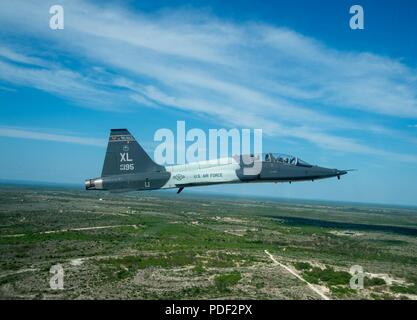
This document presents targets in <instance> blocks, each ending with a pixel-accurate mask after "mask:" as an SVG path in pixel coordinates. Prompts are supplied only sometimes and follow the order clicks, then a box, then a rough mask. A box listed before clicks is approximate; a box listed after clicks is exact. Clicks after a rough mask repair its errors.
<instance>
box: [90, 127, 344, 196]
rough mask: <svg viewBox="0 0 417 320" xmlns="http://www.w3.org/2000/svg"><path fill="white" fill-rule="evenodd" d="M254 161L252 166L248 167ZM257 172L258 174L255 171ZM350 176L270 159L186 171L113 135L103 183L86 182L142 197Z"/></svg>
mask: <svg viewBox="0 0 417 320" xmlns="http://www.w3.org/2000/svg"><path fill="white" fill-rule="evenodd" d="M248 160H249V161H248ZM254 166H257V168H259V169H258V170H251V168H252V169H253V167H254ZM347 171H348V170H338V169H328V168H323V167H319V166H313V165H310V164H308V163H307V162H304V161H302V160H301V159H299V158H297V157H293V156H287V155H280V154H274V153H267V154H265V155H263V156H262V158H261V156H254V155H248V156H234V157H231V158H225V159H215V160H207V161H198V162H193V163H188V164H182V165H173V166H166V167H164V166H161V165H159V164H157V163H155V162H154V161H153V160H152V159H151V158H150V157H149V156H148V155H147V154H146V152H145V150H143V148H142V147H141V146H140V145H139V143H138V142H137V141H136V140H135V138H134V137H133V136H132V135H131V134H130V133H129V131H128V130H126V129H111V132H110V139H109V142H108V145H107V152H106V158H105V160H104V165H103V171H102V173H101V177H99V178H95V179H88V180H86V181H85V188H86V189H87V190H110V191H117V192H121V191H140V190H155V189H168V188H178V192H177V193H180V192H181V191H182V190H183V189H184V188H188V187H195V186H207V185H213V184H224V183H248V182H289V183H291V182H293V181H294V182H295V181H308V180H310V181H314V180H316V179H324V178H331V177H337V178H338V179H340V176H341V175H344V174H346V173H347Z"/></svg>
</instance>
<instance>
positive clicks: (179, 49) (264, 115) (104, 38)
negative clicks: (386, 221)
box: [0, 0, 417, 205]
mask: <svg viewBox="0 0 417 320" xmlns="http://www.w3.org/2000/svg"><path fill="white" fill-rule="evenodd" d="M52 4H61V5H63V7H64V13H65V29H64V30H51V29H50V28H49V19H50V14H49V7H50V6H51V5H52ZM353 4H361V5H362V6H363V8H364V11H365V29H364V30H351V29H350V28H349V19H350V14H349V8H350V6H351V5H353ZM416 9H417V4H416V3H415V2H413V1H383V2H382V1H359V2H356V1H355V2H353V1H307V0H306V1H300V0H298V1H271V2H266V1H261V2H259V1H256V2H255V1H212V2H208V1H192V2H183V1H181V2H180V1H139V2H137V3H136V2H134V1H123V2H117V4H114V3H112V2H111V1H105V2H94V1H81V0H71V1H54V2H53V3H51V2H50V1H2V2H1V3H0V39H1V41H0V148H1V150H2V153H1V157H0V179H13V180H35V181H49V182H68V183H80V184H82V181H83V180H84V179H85V178H90V177H95V176H98V175H99V174H100V172H101V166H102V162H103V157H104V153H105V141H106V139H107V135H108V131H109V129H110V128H116V127H127V128H129V129H130V131H131V132H132V133H133V134H134V135H135V136H136V138H137V139H138V140H139V141H140V142H141V143H142V145H143V146H144V147H145V148H146V149H147V150H148V151H149V152H150V153H151V154H152V150H153V148H154V147H155V145H156V143H155V142H154V141H153V135H154V132H155V131H156V130H157V129H159V128H172V129H175V127H176V121H177V120H185V121H186V126H187V128H188V129H191V128H194V127H196V128H201V129H203V130H208V129H209V128H233V127H237V128H262V129H263V133H264V142H263V149H264V151H269V150H270V151H272V152H283V153H289V154H295V155H298V156H300V157H301V158H302V159H304V160H307V161H309V162H311V163H316V164H320V165H323V166H328V167H338V168H341V169H347V168H357V169H359V171H357V172H354V173H351V174H349V175H347V176H345V177H343V179H342V180H341V181H337V180H336V179H333V180H327V181H320V182H314V183H300V184H292V185H288V184H282V185H281V184H278V185H256V186H254V185H241V186H216V187H208V188H201V189H198V190H197V191H198V192H222V193H231V194H233V193H235V194H239V195H253V194H255V195H266V196H277V197H294V198H307V199H329V200H343V201H359V202H380V203H395V204H414V205H416V204H417V197H416V194H417V192H416V178H417V152H416V151H417V76H416V75H417V73H416V70H417V62H416V59H417V58H416V57H417V55H416V53H417V41H415V39H416V36H417V21H416V19H415V17H414V16H413V15H415V12H416Z"/></svg>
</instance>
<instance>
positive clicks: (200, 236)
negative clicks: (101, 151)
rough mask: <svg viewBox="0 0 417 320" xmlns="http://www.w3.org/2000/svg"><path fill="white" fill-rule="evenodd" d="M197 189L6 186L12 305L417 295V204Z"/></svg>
mask: <svg viewBox="0 0 417 320" xmlns="http://www.w3.org/2000/svg"><path fill="white" fill-rule="evenodd" d="M186 191H187V190H185V191H184V192H183V193H182V194H180V195H177V194H175V193H174V192H172V193H166V192H154V193H130V194H117V193H112V194H111V193H104V192H101V193H99V192H97V193H95V192H85V191H82V190H77V189H70V188H67V189H66V188H52V187H42V188H41V187H18V186H1V187H0V298H1V299H218V298H225V299H321V298H323V297H322V296H321V295H320V294H319V293H317V291H318V292H321V293H322V294H323V295H324V296H325V297H328V298H330V299H416V298H417V268H416V267H417V209H416V208H414V209H413V208H406V207H388V206H377V205H359V204H358V205H357V204H342V203H325V202H305V201H289V200H288V201H285V200H275V201H274V200H265V199H249V200H248V199H243V198H226V197H214V196H195V195H190V194H187V192H186ZM268 253H269V254H271V255H272V256H273V257H274V259H275V260H276V261H277V262H278V263H277V262H275V261H273V260H272V259H271V257H270V256H269V255H268ZM56 264H60V265H61V266H62V268H63V270H64V277H63V279H64V288H63V289H62V290H59V289H58V290H53V289H51V288H50V278H51V277H52V276H53V274H52V273H50V269H51V267H52V266H54V265H56ZM354 265H359V266H361V267H362V268H363V271H364V276H365V277H364V287H363V289H352V288H351V287H350V286H349V281H350V279H351V274H350V273H349V270H350V268H351V267H352V266H354ZM293 273H295V274H296V275H298V276H299V277H300V278H298V277H297V276H296V275H294V274H293ZM305 281H307V282H308V283H310V284H312V286H313V287H314V288H315V289H312V288H311V287H309V286H308V284H307V283H306V282H305Z"/></svg>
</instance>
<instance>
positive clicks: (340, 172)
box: [337, 170, 348, 176]
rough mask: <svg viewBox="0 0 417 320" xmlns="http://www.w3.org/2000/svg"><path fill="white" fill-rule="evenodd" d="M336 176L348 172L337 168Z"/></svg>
mask: <svg viewBox="0 0 417 320" xmlns="http://www.w3.org/2000/svg"><path fill="white" fill-rule="evenodd" d="M337 173H338V176H343V175H344V174H346V173H348V172H347V171H346V170H337Z"/></svg>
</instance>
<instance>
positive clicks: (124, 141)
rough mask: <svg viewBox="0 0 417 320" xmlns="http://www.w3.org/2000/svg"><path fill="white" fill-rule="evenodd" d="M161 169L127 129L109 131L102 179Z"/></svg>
mask: <svg viewBox="0 0 417 320" xmlns="http://www.w3.org/2000/svg"><path fill="white" fill-rule="evenodd" d="M163 169H164V167H163V166H160V165H158V164H156V163H155V162H154V161H153V160H152V159H151V158H150V157H149V156H148V155H147V154H146V152H145V150H143V148H142V147H141V146H140V145H139V143H137V141H136V140H135V138H134V137H133V136H132V135H131V134H130V132H129V131H128V130H127V129H111V130H110V138H109V143H108V145H107V152H106V158H105V160H104V165H103V171H102V173H101V176H102V177H106V176H112V175H119V174H129V173H140V172H150V171H161V170H163Z"/></svg>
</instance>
